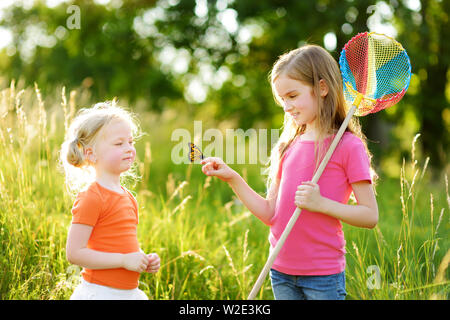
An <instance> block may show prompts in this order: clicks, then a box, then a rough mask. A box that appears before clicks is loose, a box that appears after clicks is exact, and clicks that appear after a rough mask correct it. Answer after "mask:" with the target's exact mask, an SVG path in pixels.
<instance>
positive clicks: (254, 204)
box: [228, 172, 278, 225]
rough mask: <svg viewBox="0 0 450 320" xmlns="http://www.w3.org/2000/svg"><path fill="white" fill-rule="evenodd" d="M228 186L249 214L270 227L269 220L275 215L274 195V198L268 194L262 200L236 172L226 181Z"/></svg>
mask: <svg viewBox="0 0 450 320" xmlns="http://www.w3.org/2000/svg"><path fill="white" fill-rule="evenodd" d="M228 184H229V185H230V187H231V188H232V189H233V191H234V193H235V194H236V195H237V196H238V198H239V199H240V200H241V201H242V203H243V204H244V205H245V206H246V207H247V208H248V210H250V212H251V213H253V214H254V215H255V216H256V217H257V218H258V219H259V220H261V221H262V222H263V223H264V224H266V225H270V220H272V217H273V215H274V213H275V199H276V194H275V197H274V196H273V195H271V192H269V195H268V197H267V198H266V199H265V198H263V197H262V196H260V195H259V194H258V193H256V192H255V191H254V190H253V189H252V188H251V187H250V186H249V185H248V184H247V182H245V180H244V179H243V178H242V177H241V176H240V175H239V174H238V173H237V172H235V174H234V177H233V178H232V179H231V180H230V181H228ZM276 187H278V186H276ZM276 191H278V190H276Z"/></svg>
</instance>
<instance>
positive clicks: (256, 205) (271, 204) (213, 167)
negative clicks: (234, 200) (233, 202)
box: [201, 157, 276, 225]
mask: <svg viewBox="0 0 450 320" xmlns="http://www.w3.org/2000/svg"><path fill="white" fill-rule="evenodd" d="M201 164H203V167H202V171H203V173H204V174H206V175H208V176H216V177H218V178H219V179H221V180H223V181H225V182H227V183H228V185H229V186H230V187H231V188H232V189H233V191H234V193H235V194H236V195H237V196H238V198H239V200H241V201H242V203H243V204H244V205H245V206H246V207H247V208H248V210H250V212H251V213H253V214H254V215H255V216H256V217H257V218H258V219H260V220H261V221H262V222H263V223H265V224H267V225H269V224H270V220H271V219H272V217H273V215H274V212H275V199H276V197H273V196H271V197H268V198H267V199H265V198H263V197H262V196H260V195H259V194H258V193H256V192H255V191H254V190H253V189H252V188H251V187H250V186H249V185H248V184H247V182H245V180H244V179H243V178H242V177H241V176H240V175H239V174H238V173H237V172H236V171H234V170H233V169H231V168H230V167H229V166H228V165H226V164H225V163H224V162H223V160H222V159H220V158H214V157H210V158H206V159H204V160H203V161H202V162H201ZM269 194H270V192H269Z"/></svg>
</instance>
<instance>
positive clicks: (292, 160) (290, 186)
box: [269, 132, 371, 275]
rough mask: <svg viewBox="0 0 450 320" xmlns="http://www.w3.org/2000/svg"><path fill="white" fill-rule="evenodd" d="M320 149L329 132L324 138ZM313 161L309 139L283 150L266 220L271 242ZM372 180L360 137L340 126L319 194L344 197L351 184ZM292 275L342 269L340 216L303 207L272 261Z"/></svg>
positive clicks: (308, 176) (337, 198)
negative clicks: (340, 133)
mask: <svg viewBox="0 0 450 320" xmlns="http://www.w3.org/2000/svg"><path fill="white" fill-rule="evenodd" d="M324 143H325V147H326V149H325V150H328V146H329V145H330V143H331V138H327V139H325V141H324ZM315 164H316V161H315V159H314V141H300V139H298V138H297V139H296V140H295V141H294V142H293V143H292V144H291V146H290V147H289V148H288V149H287V150H286V152H285V154H284V156H283V158H282V160H281V163H280V167H279V171H278V178H279V179H280V187H279V190H278V198H277V200H276V204H275V214H274V217H273V218H272V220H271V221H270V226H271V227H270V235H269V241H270V243H271V246H272V248H273V247H275V245H276V243H277V241H278V239H279V238H280V236H281V234H282V233H283V231H284V229H285V227H286V225H287V223H288V221H289V219H290V218H291V216H292V214H293V213H294V211H295V209H296V206H295V203H294V200H295V192H296V191H297V187H298V186H299V185H300V184H301V183H302V182H304V181H311V180H312V177H313V174H314V172H313V171H314V168H315ZM363 180H367V181H369V182H371V177H370V163H369V158H368V156H367V153H366V150H365V148H364V145H363V143H362V142H361V140H360V139H359V138H358V137H356V136H355V135H353V134H352V133H350V132H345V133H344V135H343V136H342V138H341V141H340V142H339V144H338V145H337V147H336V149H335V150H334V153H333V155H332V157H331V159H330V161H329V162H328V164H327V166H326V168H325V170H324V172H323V173H322V176H321V177H320V179H319V181H318V184H319V187H320V194H321V195H322V196H323V197H326V198H329V199H332V200H335V201H338V202H341V203H347V202H348V199H349V197H350V194H351V192H352V186H351V184H352V183H354V182H357V181H363ZM272 268H274V269H275V270H277V271H280V272H283V273H286V274H291V275H330V274H336V273H340V272H342V271H343V270H344V269H345V239H344V233H343V231H342V224H341V222H340V221H339V220H338V219H336V218H333V217H330V216H327V215H325V214H322V213H319V212H310V211H307V210H302V212H301V214H300V216H299V218H298V219H297V221H296V223H295V225H294V227H293V228H292V230H291V232H290V234H289V236H288V237H287V239H286V242H285V243H284V245H283V247H282V248H281V250H280V252H279V254H278V256H277V258H276V260H275V262H274V264H273V267H272Z"/></svg>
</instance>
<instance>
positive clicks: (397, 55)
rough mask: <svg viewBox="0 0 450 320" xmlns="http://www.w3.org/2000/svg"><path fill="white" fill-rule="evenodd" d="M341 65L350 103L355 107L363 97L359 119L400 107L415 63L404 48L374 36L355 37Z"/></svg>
mask: <svg viewBox="0 0 450 320" xmlns="http://www.w3.org/2000/svg"><path fill="white" fill-rule="evenodd" d="M339 65H340V68H341V73H342V80H343V82H344V95H345V100H346V101H347V103H348V104H352V103H353V101H354V100H355V98H356V96H357V95H358V93H361V94H362V95H363V98H362V100H361V103H360V104H359V106H357V109H356V112H355V115H357V116H365V115H367V114H369V113H375V112H378V111H380V110H383V109H385V108H387V107H390V106H392V105H394V104H396V103H397V102H398V101H400V99H401V98H402V97H403V95H404V94H405V92H406V90H407V89H408V86H409V81H410V79H411V63H410V61H409V57H408V54H407V53H406V51H405V49H403V47H402V45H401V44H400V43H398V42H397V41H395V40H394V39H392V38H390V37H388V36H385V35H382V34H377V33H374V32H364V33H359V34H358V35H356V36H355V37H353V38H352V39H351V40H350V41H349V42H348V43H347V44H346V45H345V46H344V49H342V52H341V56H340V58H339Z"/></svg>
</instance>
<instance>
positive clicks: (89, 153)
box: [84, 147, 97, 163]
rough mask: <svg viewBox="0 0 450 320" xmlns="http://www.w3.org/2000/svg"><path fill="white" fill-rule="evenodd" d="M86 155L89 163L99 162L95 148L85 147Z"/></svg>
mask: <svg viewBox="0 0 450 320" xmlns="http://www.w3.org/2000/svg"><path fill="white" fill-rule="evenodd" d="M84 156H85V158H86V160H87V161H88V162H89V163H96V162H97V158H96V157H95V153H94V149H93V148H92V147H87V148H85V149H84Z"/></svg>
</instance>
